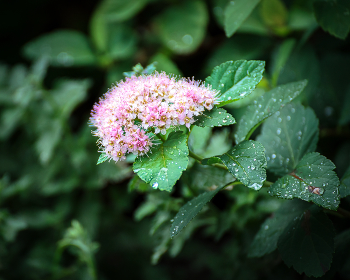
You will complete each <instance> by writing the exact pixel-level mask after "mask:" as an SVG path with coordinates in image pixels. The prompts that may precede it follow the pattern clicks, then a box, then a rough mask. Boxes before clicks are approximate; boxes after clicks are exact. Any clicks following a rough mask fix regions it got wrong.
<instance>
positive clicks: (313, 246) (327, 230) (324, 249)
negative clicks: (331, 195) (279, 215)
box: [278, 205, 335, 277]
mask: <svg viewBox="0 0 350 280" xmlns="http://www.w3.org/2000/svg"><path fill="white" fill-rule="evenodd" d="M334 237H335V231H334V227H333V224H332V222H331V221H330V219H329V218H328V217H327V215H326V214H325V213H324V212H323V211H322V209H321V208H319V207H317V206H315V205H314V206H311V207H310V208H309V209H308V210H306V211H305V212H304V213H302V214H301V215H300V216H299V217H298V218H296V219H294V220H293V221H292V222H291V223H290V224H289V226H288V227H287V228H286V229H285V230H284V232H283V233H282V235H281V236H280V238H279V241H278V249H279V252H280V254H281V257H282V259H283V261H284V262H285V263H286V265H287V266H289V267H291V266H293V267H294V269H295V270H296V271H298V272H299V273H305V274H306V275H307V276H309V277H310V276H314V277H320V276H322V275H324V274H325V273H326V271H328V270H329V268H330V266H331V262H332V256H333V252H334Z"/></svg>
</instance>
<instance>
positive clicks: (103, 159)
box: [96, 153, 109, 164]
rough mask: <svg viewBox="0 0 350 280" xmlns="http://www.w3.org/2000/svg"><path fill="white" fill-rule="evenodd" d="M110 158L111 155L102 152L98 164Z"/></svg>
mask: <svg viewBox="0 0 350 280" xmlns="http://www.w3.org/2000/svg"><path fill="white" fill-rule="evenodd" d="M108 159H109V156H107V155H106V154H105V153H102V154H100V156H99V158H98V160H97V163H96V164H100V163H102V162H105V161H107V160H108Z"/></svg>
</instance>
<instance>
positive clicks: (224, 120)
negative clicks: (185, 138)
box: [194, 108, 236, 127]
mask: <svg viewBox="0 0 350 280" xmlns="http://www.w3.org/2000/svg"><path fill="white" fill-rule="evenodd" d="M195 120H196V122H195V123H194V124H195V125H198V126H200V127H205V126H209V127H214V126H225V125H231V124H234V123H236V120H235V119H234V118H233V117H232V116H231V114H229V113H227V112H226V110H224V109H222V108H213V109H212V110H210V111H208V110H206V111H205V112H204V113H203V114H202V115H199V116H198V117H196V118H195Z"/></svg>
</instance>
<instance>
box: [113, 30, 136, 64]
mask: <svg viewBox="0 0 350 280" xmlns="http://www.w3.org/2000/svg"><path fill="white" fill-rule="evenodd" d="M108 34H109V36H108V49H107V50H108V54H109V55H110V56H111V57H112V58H114V59H126V58H129V57H130V56H132V55H133V54H134V53H135V52H136V50H137V48H136V43H137V36H136V34H135V32H134V30H133V29H132V28H130V27H129V26H128V25H124V24H121V23H113V24H110V25H109V28H108Z"/></svg>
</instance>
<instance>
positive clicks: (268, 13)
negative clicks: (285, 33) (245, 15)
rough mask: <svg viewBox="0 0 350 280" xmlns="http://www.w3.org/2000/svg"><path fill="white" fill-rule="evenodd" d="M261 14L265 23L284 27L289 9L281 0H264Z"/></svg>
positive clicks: (275, 26)
mask: <svg viewBox="0 0 350 280" xmlns="http://www.w3.org/2000/svg"><path fill="white" fill-rule="evenodd" d="M260 8H261V9H260V14H261V17H262V19H263V20H264V22H265V24H266V25H268V26H270V27H273V28H278V27H283V26H285V24H286V21H287V17H288V11H287V9H286V7H285V6H284V4H283V2H282V1H281V0H262V2H261V6H260Z"/></svg>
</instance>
